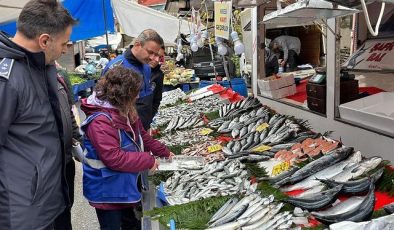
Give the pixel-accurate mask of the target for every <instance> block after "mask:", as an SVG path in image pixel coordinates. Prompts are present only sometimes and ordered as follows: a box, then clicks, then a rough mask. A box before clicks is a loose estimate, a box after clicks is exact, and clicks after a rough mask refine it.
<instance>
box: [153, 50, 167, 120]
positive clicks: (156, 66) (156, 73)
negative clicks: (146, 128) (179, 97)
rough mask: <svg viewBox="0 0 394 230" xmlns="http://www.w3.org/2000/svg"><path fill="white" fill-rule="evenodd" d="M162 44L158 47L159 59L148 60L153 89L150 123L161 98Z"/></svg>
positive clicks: (162, 75) (162, 78)
mask: <svg viewBox="0 0 394 230" xmlns="http://www.w3.org/2000/svg"><path fill="white" fill-rule="evenodd" d="M164 53H165V50H164V46H162V47H161V48H160V51H159V55H160V59H159V60H153V61H151V62H149V65H150V67H151V68H152V69H151V71H152V77H151V79H150V82H151V86H152V89H153V101H152V116H151V118H150V123H152V120H153V117H154V116H155V114H156V113H157V111H159V107H160V102H161V99H162V98H163V95H162V94H163V81H164V73H163V71H161V69H160V67H161V64H162V63H163V62H164Z"/></svg>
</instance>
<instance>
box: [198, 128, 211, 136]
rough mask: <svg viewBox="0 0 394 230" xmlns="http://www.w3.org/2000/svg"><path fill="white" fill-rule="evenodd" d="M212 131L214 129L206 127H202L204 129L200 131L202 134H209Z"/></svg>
mask: <svg viewBox="0 0 394 230" xmlns="http://www.w3.org/2000/svg"><path fill="white" fill-rule="evenodd" d="M212 132H213V130H212V129H210V128H204V129H202V130H201V131H200V134H201V135H208V134H210V133H212Z"/></svg>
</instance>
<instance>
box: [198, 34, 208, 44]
mask: <svg viewBox="0 0 394 230" xmlns="http://www.w3.org/2000/svg"><path fill="white" fill-rule="evenodd" d="M207 38H208V31H206V30H205V31H204V32H202V34H201V39H200V40H199V41H200V43H198V42H199V41H197V44H198V47H200V48H201V47H203V46H204V45H205V40H207Z"/></svg>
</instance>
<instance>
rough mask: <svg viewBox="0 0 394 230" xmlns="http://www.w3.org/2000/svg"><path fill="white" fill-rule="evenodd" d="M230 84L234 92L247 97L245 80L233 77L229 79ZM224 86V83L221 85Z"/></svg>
mask: <svg viewBox="0 0 394 230" xmlns="http://www.w3.org/2000/svg"><path fill="white" fill-rule="evenodd" d="M230 83H231V85H229V86H230V87H231V88H232V89H233V90H234V91H235V92H237V93H239V94H240V95H242V96H244V97H247V96H248V88H247V87H246V82H245V80H244V79H242V78H234V79H232V80H230ZM223 86H224V85H223Z"/></svg>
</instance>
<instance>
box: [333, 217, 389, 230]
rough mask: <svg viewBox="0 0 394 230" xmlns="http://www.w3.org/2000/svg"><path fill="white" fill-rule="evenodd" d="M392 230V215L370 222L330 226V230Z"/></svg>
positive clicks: (343, 223) (346, 222) (350, 222)
mask: <svg viewBox="0 0 394 230" xmlns="http://www.w3.org/2000/svg"><path fill="white" fill-rule="evenodd" d="M343 229H346V230H393V229H394V215H388V216H382V217H379V218H376V219H372V220H370V221H364V222H359V223H356V222H353V221H342V222H339V223H334V224H331V225H330V230H343Z"/></svg>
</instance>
